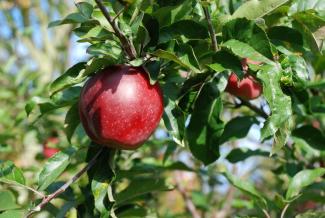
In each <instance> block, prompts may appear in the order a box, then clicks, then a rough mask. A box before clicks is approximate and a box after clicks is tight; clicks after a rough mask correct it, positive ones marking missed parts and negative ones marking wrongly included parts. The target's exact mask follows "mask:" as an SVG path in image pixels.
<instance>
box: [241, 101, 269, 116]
mask: <svg viewBox="0 0 325 218" xmlns="http://www.w3.org/2000/svg"><path fill="white" fill-rule="evenodd" d="M239 99H240V101H241V102H240V104H238V105H236V107H241V106H243V105H244V106H246V107H248V108H250V109H251V110H252V111H254V112H255V113H257V114H258V115H260V116H261V117H263V118H264V119H267V118H268V117H269V115H268V114H267V113H265V111H264V110H262V109H261V108H259V107H256V106H255V105H253V104H251V103H250V102H248V101H245V100H244V99H241V98H239Z"/></svg>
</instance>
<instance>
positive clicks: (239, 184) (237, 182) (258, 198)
mask: <svg viewBox="0 0 325 218" xmlns="http://www.w3.org/2000/svg"><path fill="white" fill-rule="evenodd" d="M222 174H223V175H224V176H225V177H226V178H227V180H228V181H229V182H230V183H231V184H232V185H233V186H235V187H236V188H238V189H239V190H240V191H242V192H243V193H245V194H247V195H248V196H250V197H251V198H252V199H253V200H254V201H255V202H256V203H257V205H258V206H259V207H261V208H266V207H267V202H266V200H265V198H264V197H263V196H262V194H260V193H259V192H258V191H257V190H256V189H255V187H254V185H253V184H252V183H251V182H249V181H246V180H243V179H240V178H237V177H235V176H233V175H231V174H230V173H229V172H227V171H226V170H223V171H222Z"/></svg>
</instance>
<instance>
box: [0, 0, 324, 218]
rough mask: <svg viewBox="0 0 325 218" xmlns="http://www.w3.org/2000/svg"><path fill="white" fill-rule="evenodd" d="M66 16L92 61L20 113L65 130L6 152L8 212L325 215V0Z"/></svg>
mask: <svg viewBox="0 0 325 218" xmlns="http://www.w3.org/2000/svg"><path fill="white" fill-rule="evenodd" d="M60 7H64V6H62V5H61V6H60ZM67 26H68V27H70V28H71V29H70V30H71V32H72V33H73V34H74V36H75V37H77V38H78V39H77V40H78V43H81V44H83V45H84V46H86V49H85V53H84V54H82V56H83V57H84V61H82V62H76V63H74V64H73V65H72V66H70V67H66V69H64V71H62V72H61V71H60V73H58V75H55V76H54V75H53V76H50V78H51V79H52V78H53V77H55V78H54V79H53V80H51V81H50V82H48V83H45V84H46V85H44V86H42V88H41V89H40V90H41V91H40V92H36V93H34V94H33V97H32V96H30V97H28V101H27V102H26V105H25V108H24V109H25V112H26V114H27V116H26V117H25V116H23V115H20V116H21V119H20V121H21V122H27V123H28V127H30V128H36V129H37V127H38V126H42V128H45V129H46V124H47V122H46V121H48V120H49V119H50V118H51V117H53V116H55V117H58V119H57V120H56V121H57V122H59V123H61V125H60V124H56V126H55V128H51V131H52V133H53V132H54V133H53V134H54V135H56V134H58V133H59V134H60V135H62V133H63V132H64V133H65V136H66V139H62V140H63V141H64V143H61V144H62V145H61V147H60V148H61V150H60V151H57V150H55V152H53V154H52V153H51V155H48V157H49V158H48V159H46V160H42V161H43V162H42V163H43V164H41V166H40V167H39V169H37V170H36V171H37V172H35V171H32V172H29V171H28V169H27V168H25V169H21V168H20V167H19V164H15V163H14V162H12V161H10V159H9V158H7V159H6V158H3V159H4V160H1V162H0V182H2V183H1V186H0V187H1V188H2V187H4V188H8V190H10V191H1V192H0V195H1V196H0V202H1V201H2V200H4V201H3V202H1V203H0V218H2V217H15V216H17V217H21V216H25V217H34V216H35V217H38V216H42V215H45V216H50V217H194V218H199V217H216V218H221V217H267V218H270V217H281V218H283V217H297V218H302V217H325V213H324V211H325V206H324V205H325V204H324V202H325V181H324V176H325V159H324V157H325V153H324V150H325V144H324V143H325V132H324V131H325V93H324V91H323V90H324V88H325V80H324V79H323V77H324V73H325V48H324V46H323V43H324V40H325V1H323V0H309V1H305V0H291V1H289V0H268V1H266V0H249V1H242V0H216V1H211V0H206V1H203V0H157V1H153V0H128V1H123V0H121V1H114V0H94V1H90V0H89V1H78V2H76V4H75V10H74V11H73V12H71V13H67V14H65V15H64V16H61V17H59V19H58V20H54V21H53V20H52V21H51V22H49V24H48V27H49V29H48V31H52V30H57V29H61V28H66V27H67ZM50 52H51V50H47V51H46V53H45V54H44V55H49V54H53V53H50ZM63 57H64V56H63ZM60 60H61V62H62V57H61V56H60ZM54 61H56V62H55V66H54V67H57V70H59V69H60V68H61V66H60V61H58V60H57V59H55V58H54V59H53V63H54ZM63 61H64V58H63ZM41 62H42V61H41ZM49 64H51V63H50V62H49ZM45 69H46V68H45ZM60 70H61V69H60ZM0 82H1V81H0ZM25 83H26V84H27V83H28V81H24V82H22V84H25ZM27 89H28V88H27ZM0 112H1V111H0ZM20 112H21V111H20ZM160 118H161V119H160ZM8 123H10V120H9V121H8ZM154 130H156V131H155V132H154ZM51 137H52V138H53V137H54V138H56V136H53V135H52V136H51ZM1 140H2V138H1ZM3 141H5V139H3ZM49 141H51V140H49ZM52 141H53V140H52ZM8 146H9V145H8ZM54 147H55V145H54ZM31 167H32V166H31ZM28 173H32V175H33V176H35V178H37V179H34V180H32V182H28V181H27V180H26V179H25V177H26V176H28V175H27V174H28ZM12 186H19V187H22V188H25V189H27V190H29V191H30V192H31V193H32V197H31V198H30V200H29V201H28V202H25V203H19V194H17V193H16V192H15V189H12V190H11V187H12ZM8 199H9V200H8ZM5 201H6V202H7V204H6V202H5ZM8 202H9V203H8ZM6 205H9V206H8V207H6Z"/></svg>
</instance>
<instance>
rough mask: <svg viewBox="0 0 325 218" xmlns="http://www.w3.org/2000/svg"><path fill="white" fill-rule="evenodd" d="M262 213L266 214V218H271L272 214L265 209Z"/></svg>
mask: <svg viewBox="0 0 325 218" xmlns="http://www.w3.org/2000/svg"><path fill="white" fill-rule="evenodd" d="M262 211H263V213H264V214H265V217H266V218H271V216H270V214H269V213H268V212H267V211H266V210H265V209H263V210H262Z"/></svg>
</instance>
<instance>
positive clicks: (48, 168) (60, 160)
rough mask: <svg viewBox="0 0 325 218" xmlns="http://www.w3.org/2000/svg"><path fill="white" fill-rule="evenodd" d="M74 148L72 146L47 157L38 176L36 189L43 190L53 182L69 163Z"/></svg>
mask: <svg viewBox="0 0 325 218" xmlns="http://www.w3.org/2000/svg"><path fill="white" fill-rule="evenodd" d="M75 152H76V150H75V149H74V148H72V147H70V148H67V149H65V150H64V151H60V152H57V153H56V154H55V155H54V156H52V157H51V158H49V159H48V161H47V162H46V163H45V165H44V167H43V169H42V171H41V172H40V174H39V177H38V189H39V190H45V189H46V188H47V187H48V186H49V185H50V184H51V183H52V182H54V181H55V180H56V179H57V178H58V177H59V176H60V175H61V173H63V171H64V170H65V169H66V168H67V166H68V165H69V164H70V161H71V157H72V155H73V154H74V153H75Z"/></svg>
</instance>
